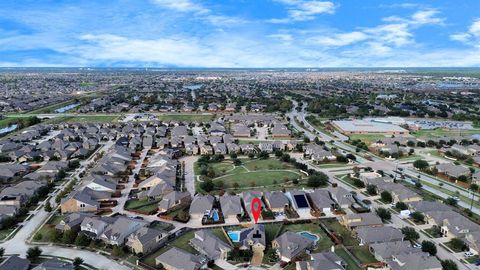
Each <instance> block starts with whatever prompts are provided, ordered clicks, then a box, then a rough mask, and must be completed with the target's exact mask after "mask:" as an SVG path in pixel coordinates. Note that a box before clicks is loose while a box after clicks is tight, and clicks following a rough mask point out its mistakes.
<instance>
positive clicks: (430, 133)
mask: <svg viewBox="0 0 480 270" xmlns="http://www.w3.org/2000/svg"><path fill="white" fill-rule="evenodd" d="M479 133H480V129H476V130H473V129H472V130H462V131H460V130H443V129H434V130H425V129H424V130H419V131H415V132H412V133H411V134H412V135H414V136H415V137H442V136H468V135H473V134H479Z"/></svg>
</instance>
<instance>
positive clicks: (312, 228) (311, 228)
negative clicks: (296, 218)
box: [278, 223, 333, 252]
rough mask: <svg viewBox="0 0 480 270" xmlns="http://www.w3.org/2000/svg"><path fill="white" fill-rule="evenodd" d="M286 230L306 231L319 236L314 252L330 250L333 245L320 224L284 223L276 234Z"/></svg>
mask: <svg viewBox="0 0 480 270" xmlns="http://www.w3.org/2000/svg"><path fill="white" fill-rule="evenodd" d="M287 231H290V232H303V231H307V232H310V233H313V234H315V235H317V236H318V237H320V239H319V240H318V242H317V246H316V248H315V250H314V251H315V252H322V251H327V250H330V248H331V247H332V245H333V242H332V241H331V240H330V238H329V237H328V235H327V234H326V233H325V232H324V231H323V230H322V228H321V227H320V225H318V224H317V223H304V224H289V225H284V226H283V227H282V230H281V231H280V233H279V234H278V235H281V234H283V233H285V232H287Z"/></svg>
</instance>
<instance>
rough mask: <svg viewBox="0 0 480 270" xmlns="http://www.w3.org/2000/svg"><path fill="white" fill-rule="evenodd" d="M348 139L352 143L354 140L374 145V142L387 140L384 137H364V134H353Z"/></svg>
mask: <svg viewBox="0 0 480 270" xmlns="http://www.w3.org/2000/svg"><path fill="white" fill-rule="evenodd" d="M348 137H349V138H350V140H352V141H353V140H361V141H362V142H365V143H373V142H376V141H378V140H380V139H384V138H385V136H384V135H363V134H352V135H348Z"/></svg>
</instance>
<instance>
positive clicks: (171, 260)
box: [155, 247, 208, 270]
mask: <svg viewBox="0 0 480 270" xmlns="http://www.w3.org/2000/svg"><path fill="white" fill-rule="evenodd" d="M207 263H208V259H207V258H205V257H203V256H198V255H193V254H191V253H188V252H186V251H184V250H183V249H179V248H176V247H173V248H171V249H169V250H167V251H166V252H165V253H163V254H161V255H159V256H158V257H156V258H155V264H156V265H160V264H161V265H162V266H163V268H165V269H166V270H178V269H183V270H198V269H206V268H207Z"/></svg>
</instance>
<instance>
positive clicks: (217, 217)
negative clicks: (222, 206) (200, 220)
mask: <svg viewBox="0 0 480 270" xmlns="http://www.w3.org/2000/svg"><path fill="white" fill-rule="evenodd" d="M212 218H213V221H219V220H220V217H219V216H218V212H217V211H213V213H212Z"/></svg>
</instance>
